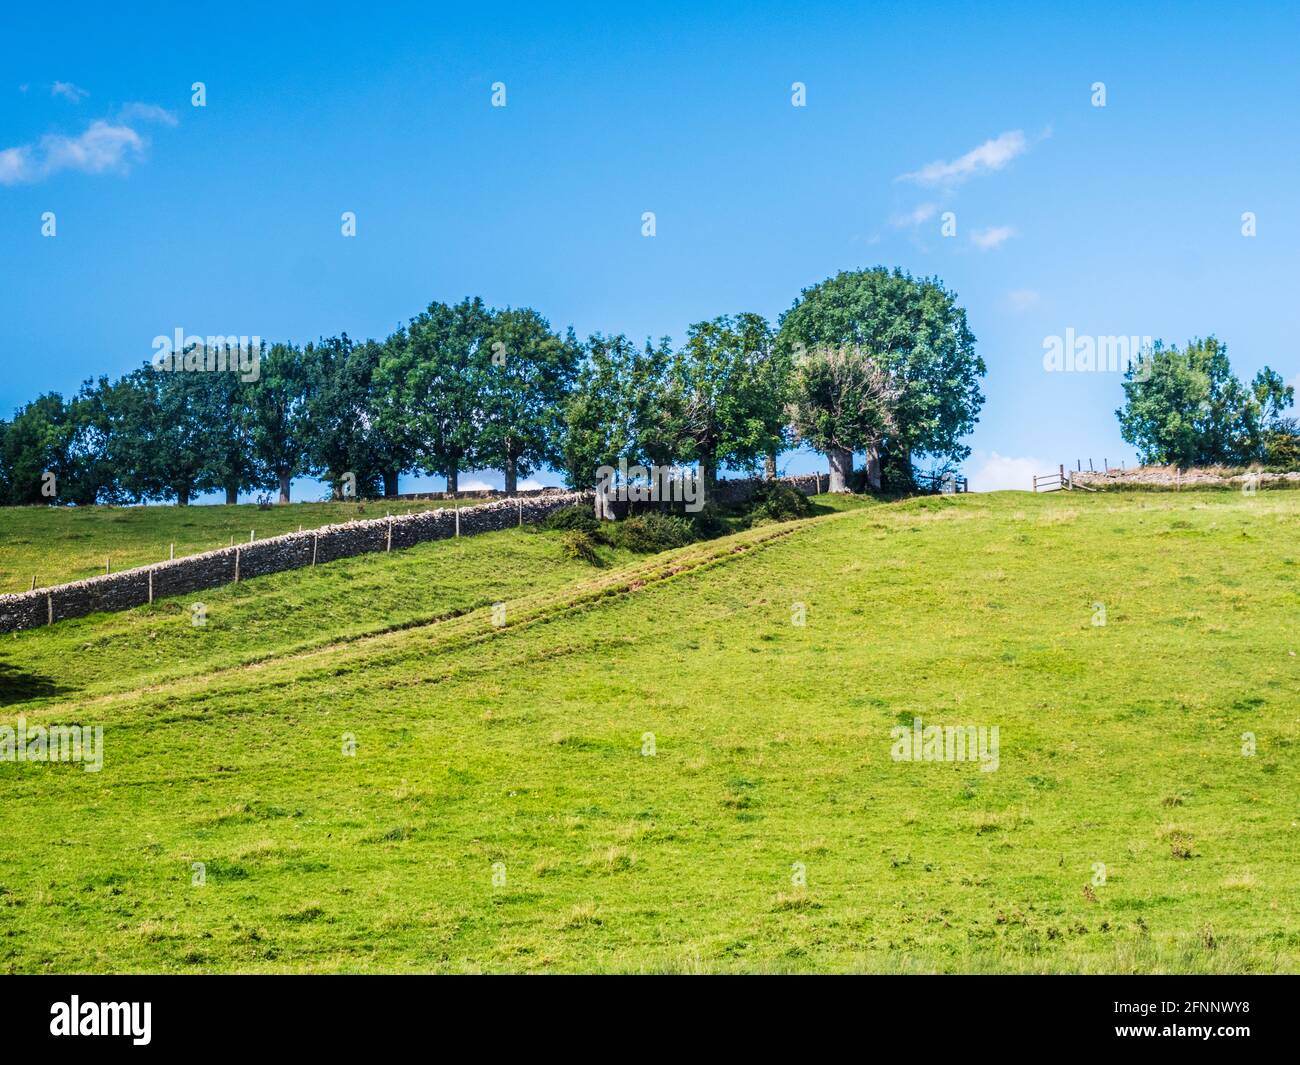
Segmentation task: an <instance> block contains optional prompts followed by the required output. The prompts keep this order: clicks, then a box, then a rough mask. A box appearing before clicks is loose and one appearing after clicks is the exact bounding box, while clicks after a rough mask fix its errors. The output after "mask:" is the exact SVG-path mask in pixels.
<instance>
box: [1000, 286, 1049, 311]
mask: <svg viewBox="0 0 1300 1065" xmlns="http://www.w3.org/2000/svg"><path fill="white" fill-rule="evenodd" d="M1041 298H1042V297H1041V296H1039V294H1038V293H1037V292H1035V291H1034V290H1033V289H1032V288H1013V289H1012V290H1011V291H1010V292H1008V293H1007V303H1008V304H1010V305H1011V309H1012V310H1013V311H1027V310H1029V309H1030V308H1031V307H1037V306H1038V301H1039V300H1040V299H1041Z"/></svg>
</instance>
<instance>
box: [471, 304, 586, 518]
mask: <svg viewBox="0 0 1300 1065" xmlns="http://www.w3.org/2000/svg"><path fill="white" fill-rule="evenodd" d="M485 339H486V344H487V354H488V364H487V367H486V369H485V372H484V374H483V388H482V392H481V395H480V403H481V420H482V430H481V433H480V436H479V441H478V444H479V458H480V461H481V462H482V463H483V464H484V465H485V466H491V467H493V468H496V469H500V470H501V471H502V473H503V474H504V476H505V490H506V492H508V493H513V492H514V491H516V489H517V488H518V479H519V475H520V474H523V475H524V476H525V477H527V476H528V475H529V474H531V473H532V472H533V471H534V470H535V469H536V468H537V467H538V466H541V465H543V464H549V465H558V463H559V461H560V452H561V442H560V437H561V432H560V430H561V427H562V425H563V410H564V400H565V397H566V396H567V395H568V393H569V391H570V389H571V388H572V387H573V381H574V378H575V376H576V374H577V368H578V360H579V359H580V357H581V353H582V349H581V347H580V346H579V344H578V342H577V339H576V338H575V337H574V336H573V332H572V330H570V331H569V333H568V334H567V335H566V336H564V337H560V336H558V335H556V334H555V333H553V332H552V331H551V327H550V323H548V322H547V320H546V319H545V318H543V317H542V316H541V315H540V314H538V313H537V312H536V311H534V310H531V309H529V308H519V309H517V310H516V309H509V308H507V309H506V310H503V311H496V312H494V313H493V314H492V318H491V322H490V324H489V326H488V331H487V336H486V338H485Z"/></svg>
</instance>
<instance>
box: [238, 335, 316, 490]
mask: <svg viewBox="0 0 1300 1065" xmlns="http://www.w3.org/2000/svg"><path fill="white" fill-rule="evenodd" d="M260 369H261V376H260V377H259V378H258V379H257V381H255V382H251V383H250V384H249V385H248V386H247V389H246V391H245V392H244V395H245V397H246V398H247V400H248V408H247V412H248V426H249V436H250V439H251V441H252V445H253V454H254V458H255V459H256V460H257V462H258V464H259V466H261V467H262V468H263V469H264V470H265V471H266V477H267V482H266V483H267V485H268V487H276V486H278V488H279V490H280V502H281V503H288V502H289V489H290V484H291V482H292V481H293V478H294V477H296V476H298V475H299V474H302V473H306V472H307V471H308V469H309V458H308V456H309V444H310V440H311V426H310V423H309V420H308V411H307V407H308V396H309V391H310V388H311V373H310V368H309V366H308V363H307V360H306V359H305V358H304V357H303V353H302V351H301V350H299V349H298V348H296V347H294V346H293V345H291V344H274V345H272V346H271V347H270V348H269V349H267V348H264V349H263V351H262V353H261V366H260Z"/></svg>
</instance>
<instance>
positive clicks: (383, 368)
mask: <svg viewBox="0 0 1300 1065" xmlns="http://www.w3.org/2000/svg"><path fill="white" fill-rule="evenodd" d="M491 325H492V315H491V312H490V311H489V310H488V309H487V307H485V306H484V304H483V301H482V300H480V299H478V298H477V297H475V298H474V299H466V300H462V301H461V302H460V303H458V304H456V305H454V306H452V305H449V304H446V303H436V302H435V303H431V304H429V308H428V310H426V311H425V312H424V313H423V314H420V315H418V316H417V317H415V318H412V319H411V321H410V324H409V325H408V326H407V327H406V328H405V329H402V330H399V331H398V332H397V333H395V334H394V335H393V336H391V337H389V339H388V341H387V343H385V345H384V350H383V353H382V355H381V356H380V360H379V367H378V369H377V371H376V373H375V382H376V386H377V391H378V392H379V393H380V395H379V396H377V401H376V404H375V410H376V416H377V418H378V424H379V427H380V429H381V431H382V432H383V433H384V434H385V436H386V437H387V438H388V439H389V440H390V441H392V443H393V446H394V447H395V448H397V449H400V450H401V451H404V452H407V453H409V454H411V455H412V456H414V457H415V460H416V461H418V463H419V464H420V466H421V468H423V469H424V471H425V472H426V473H433V474H440V475H442V476H443V477H446V478H447V490H448V491H449V492H455V491H457V488H458V483H459V476H460V471H461V470H462V469H465V468H468V467H469V466H470V465H471V464H472V463H474V462H476V461H478V459H479V451H480V436H481V433H482V425H481V404H482V392H483V389H484V382H485V378H486V374H487V371H488V369H489V368H490V362H489V358H490V350H489V347H488V336H489V333H490V330H491Z"/></svg>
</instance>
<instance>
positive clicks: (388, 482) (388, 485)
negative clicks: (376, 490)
mask: <svg viewBox="0 0 1300 1065" xmlns="http://www.w3.org/2000/svg"><path fill="white" fill-rule="evenodd" d="M384 495H386V496H388V497H390V498H391V497H392V496H395V495H397V470H384Z"/></svg>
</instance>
